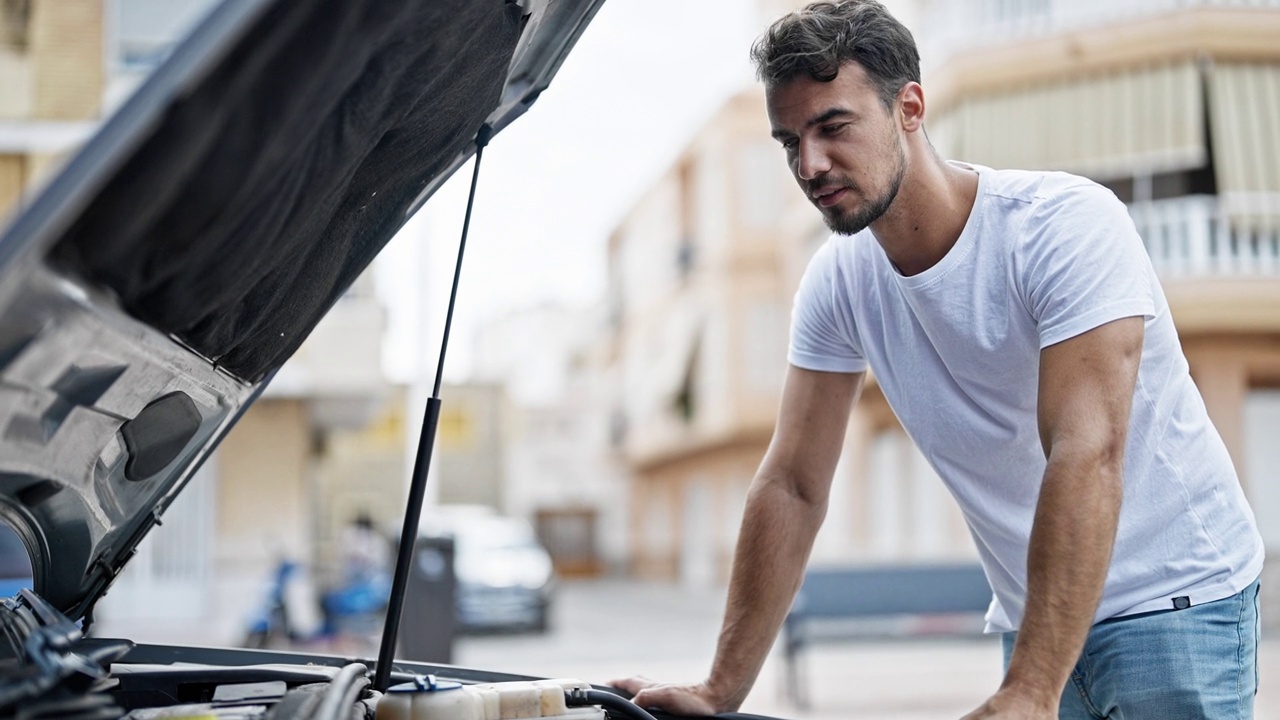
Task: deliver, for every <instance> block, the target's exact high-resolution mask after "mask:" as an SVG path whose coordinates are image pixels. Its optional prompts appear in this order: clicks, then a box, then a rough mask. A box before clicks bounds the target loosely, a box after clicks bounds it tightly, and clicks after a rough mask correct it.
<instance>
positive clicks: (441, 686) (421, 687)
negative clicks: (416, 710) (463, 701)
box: [387, 675, 462, 693]
mask: <svg viewBox="0 0 1280 720" xmlns="http://www.w3.org/2000/svg"><path fill="white" fill-rule="evenodd" d="M461 689H462V683H457V682H453V681H451V680H437V679H436V676H435V675H417V676H415V677H414V678H413V680H411V681H409V682H407V683H400V684H399V685H392V686H391V687H389V688H387V692H389V693H432V692H444V691H445V690H461Z"/></svg>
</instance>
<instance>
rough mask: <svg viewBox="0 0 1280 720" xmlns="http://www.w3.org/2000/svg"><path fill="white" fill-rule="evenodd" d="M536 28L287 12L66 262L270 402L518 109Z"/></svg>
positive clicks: (468, 16) (463, 9) (270, 16)
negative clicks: (410, 223) (400, 233)
mask: <svg viewBox="0 0 1280 720" xmlns="http://www.w3.org/2000/svg"><path fill="white" fill-rule="evenodd" d="M521 24H522V11H521V8H520V7H519V6H517V5H514V4H509V3H503V2H498V1H494V0H488V1H478V0H430V1H428V2H424V1H423V0H377V2H351V0H303V1H300V2H298V1H295V2H281V3H274V4H273V6H272V7H270V8H269V9H268V10H267V11H266V15H265V16H264V17H263V18H261V19H260V20H259V21H257V22H255V23H254V26H253V28H252V30H251V31H250V32H249V33H247V34H246V35H244V36H243V37H241V38H240V39H239V40H238V41H237V42H236V43H235V44H234V45H233V47H231V48H230V49H229V50H228V56H229V57H230V58H234V59H235V61H234V62H230V63H227V62H224V63H220V64H219V65H218V66H217V67H216V68H215V69H214V71H213V72H212V73H211V74H210V75H209V76H208V77H206V78H203V79H202V80H201V82H200V83H199V85H197V86H196V87H194V88H192V90H191V92H190V94H189V95H187V96H185V97H182V98H180V99H179V100H178V101H177V102H175V103H174V104H172V106H171V107H170V108H169V109H168V111H167V112H166V113H165V116H164V117H163V118H162V119H161V121H160V126H159V129H158V131H157V132H155V133H154V134H153V135H151V136H150V137H149V138H147V139H146V141H145V143H144V144H143V145H142V146H141V147H140V148H139V149H138V151H137V152H135V153H134V154H133V156H132V157H131V158H130V159H129V161H128V162H127V163H125V164H124V165H123V166H122V167H120V169H119V171H118V173H117V177H116V178H115V179H114V180H113V182H112V183H111V184H110V186H109V187H108V188H107V189H106V191H105V192H103V193H101V194H100V195H98V196H97V197H96V198H95V199H94V200H93V202H92V203H91V204H89V205H88V207H87V208H86V209H85V211H84V212H83V213H82V214H81V215H80V217H79V218H78V219H77V220H76V222H75V224H74V225H72V226H71V228H70V229H69V231H68V232H67V233H66V234H65V235H64V236H63V238H62V240H61V241H60V242H59V243H58V244H57V246H56V247H55V248H54V251H53V258H52V259H53V261H54V263H55V264H56V265H57V266H60V267H61V268H63V269H65V270H68V271H70V272H72V273H74V274H76V275H79V276H81V277H83V278H86V279H88V280H89V281H90V282H91V283H93V284H97V285H104V286H106V287H108V288H110V289H111V290H112V291H113V292H114V293H115V294H116V295H117V296H118V297H119V300H120V302H121V304H122V305H123V307H124V309H125V310H126V311H128V312H129V313H130V314H132V315H134V316H136V317H137V318H139V319H141V320H143V321H145V322H147V323H148V324H150V325H152V326H153V327H155V328H156V329H158V330H160V331H161V332H164V333H166V334H171V335H173V336H175V337H177V338H178V339H180V340H181V341H182V342H184V343H185V344H187V345H188V346H190V347H191V348H192V349H194V350H195V351H196V352H198V353H200V354H201V355H203V356H205V357H206V358H209V359H211V360H213V361H214V362H216V364H217V365H218V366H219V367H221V368H222V369H224V370H226V371H228V372H230V373H231V374H233V375H235V376H237V377H239V378H242V379H244V380H247V381H250V382H254V381H257V380H259V379H260V378H262V377H263V376H264V375H266V374H267V373H269V372H270V371H272V370H274V369H275V368H278V367H279V366H280V365H281V364H283V362H284V361H285V360H286V359H287V358H288V357H289V356H290V355H292V354H293V352H294V351H295V350H296V349H297V348H298V346H299V345H300V344H301V343H302V340H303V339H304V338H305V337H306V335H307V333H308V332H309V331H310V330H311V328H312V327H313V326H314V325H315V324H316V322H318V321H319V319H320V317H321V316H322V315H324V313H325V312H326V311H327V310H328V308H329V307H330V306H331V305H332V304H333V303H334V301H336V300H337V298H338V297H339V295H341V293H342V292H343V290H344V289H345V288H346V287H348V286H349V285H350V284H351V283H352V281H354V280H355V278H356V276H357V275H359V273H360V272H361V271H362V270H364V268H365V267H366V266H367V265H368V264H369V262H370V261H371V260H372V259H373V257H374V256H375V255H376V254H377V253H378V251H379V250H381V248H382V247H383V245H385V244H386V243H387V241H388V240H390V238H391V237H392V236H393V235H394V234H395V232H396V231H397V230H398V229H399V228H400V227H401V226H402V225H403V224H404V222H405V220H406V219H407V213H406V211H407V210H409V209H410V208H411V207H412V206H413V205H414V201H415V200H416V199H417V198H418V196H419V194H420V193H422V191H423V190H424V189H426V188H427V187H428V186H430V185H431V184H432V181H433V180H435V179H436V178H437V177H438V176H439V175H440V174H441V173H443V172H445V171H446V170H448V169H450V164H451V162H452V161H453V160H454V159H455V158H456V157H457V156H458V155H459V154H461V153H462V152H463V151H464V150H465V149H466V148H467V146H468V145H469V144H470V143H472V141H473V140H474V138H475V136H476V133H477V131H478V130H479V129H480V127H481V126H482V125H483V124H484V122H485V120H486V118H487V117H488V116H489V114H490V113H491V112H492V111H493V110H494V109H495V108H496V107H497V106H498V103H499V100H500V98H501V95H502V90H503V85H504V82H505V80H506V77H507V68H508V65H509V64H510V63H511V59H512V53H513V51H514V49H515V46H516V42H517V40H518V39H519V36H520V28H521Z"/></svg>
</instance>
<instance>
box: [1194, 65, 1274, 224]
mask: <svg viewBox="0 0 1280 720" xmlns="http://www.w3.org/2000/svg"><path fill="white" fill-rule="evenodd" d="M1209 80H1210V88H1209V102H1210V105H1209V108H1210V112H1211V116H1210V117H1211V119H1210V121H1209V127H1210V131H1211V135H1212V142H1213V162H1214V167H1215V169H1216V173H1217V182H1218V195H1219V196H1220V197H1221V199H1222V207H1223V210H1224V211H1225V212H1226V214H1227V217H1228V218H1229V219H1230V220H1231V223H1232V225H1234V226H1236V227H1237V228H1241V229H1258V230H1276V229H1278V228H1280V64H1261V63H1230V64H1228V63H1223V64H1215V65H1214V66H1213V68H1212V70H1211V71H1210V72H1209Z"/></svg>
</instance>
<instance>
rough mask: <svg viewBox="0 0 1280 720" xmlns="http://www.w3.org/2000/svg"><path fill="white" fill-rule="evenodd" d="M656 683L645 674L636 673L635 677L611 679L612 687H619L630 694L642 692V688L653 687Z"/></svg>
mask: <svg viewBox="0 0 1280 720" xmlns="http://www.w3.org/2000/svg"><path fill="white" fill-rule="evenodd" d="M655 684H656V683H654V682H653V681H652V680H650V679H649V678H647V677H644V676H643V675H636V676H634V677H629V678H620V679H618V680H610V681H609V685H610V686H611V687H615V688H618V689H619V690H621V691H623V692H625V693H627V694H628V695H635V694H636V693H638V692H640V691H641V690H644V689H645V688H648V687H653V686H654V685H655Z"/></svg>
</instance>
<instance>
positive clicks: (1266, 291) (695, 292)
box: [609, 0, 1280, 582]
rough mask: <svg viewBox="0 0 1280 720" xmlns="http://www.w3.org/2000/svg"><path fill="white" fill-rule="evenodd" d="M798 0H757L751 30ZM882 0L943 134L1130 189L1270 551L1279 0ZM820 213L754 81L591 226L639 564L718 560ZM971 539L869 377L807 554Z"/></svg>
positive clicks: (842, 557) (774, 383)
mask: <svg viewBox="0 0 1280 720" xmlns="http://www.w3.org/2000/svg"><path fill="white" fill-rule="evenodd" d="M800 4H802V3H799V2H794V1H793V0H769V1H768V2H762V3H761V8H762V14H767V15H768V17H767V18H765V17H762V19H761V21H760V27H761V28H762V29H763V27H764V26H765V24H766V23H767V22H768V21H769V20H771V19H772V17H775V16H776V15H777V14H779V13H780V12H783V11H785V10H787V9H789V8H792V7H796V6H798V5H800ZM887 4H888V5H889V6H890V9H891V10H893V11H894V12H895V13H896V14H897V15H898V16H899V17H900V18H902V19H903V20H904V21H905V22H906V23H907V24H908V26H909V27H911V28H912V30H913V32H914V34H915V36H916V38H917V42H918V44H919V45H920V47H921V51H922V56H923V59H924V86H925V92H926V99H927V101H928V103H929V105H928V108H929V109H928V119H927V121H926V129H927V131H928V133H929V136H930V138H931V140H932V141H933V142H934V144H935V146H936V147H938V149H939V151H940V152H941V153H942V154H943V155H944V156H946V157H952V158H957V159H963V160H966V161H970V162H976V163H980V164H984V165H989V166H992V167H1023V168H1046V169H1062V170H1068V171H1072V172H1076V173H1079V174H1083V175H1086V176H1088V177H1091V178H1093V179H1095V180H1097V181H1099V182H1102V183H1104V184H1106V185H1107V186H1108V187H1110V188H1111V189H1112V190H1113V191H1115V192H1116V194H1117V195H1118V196H1119V197H1120V198H1121V199H1122V200H1124V201H1125V202H1126V203H1127V204H1128V205H1129V207H1130V211H1131V214H1132V216H1133V218H1134V220H1135V223H1136V224H1137V227H1138V229H1139V231H1140V233H1141V234H1142V236H1143V239H1144V242H1145V243H1146V245H1147V247H1148V250H1149V252H1150V253H1151V256H1152V259H1153V262H1154V264H1155V266H1156V267H1157V270H1158V272H1159V273H1160V275H1161V277H1162V279H1163V282H1164V285H1165V290H1166V293H1167V295H1168V297H1169V301H1170V304H1171V306H1172V308H1173V313H1174V317H1175V321H1176V323H1177V325H1178V328H1179V332H1180V333H1181V335H1182V338H1183V342H1184V348H1185V351H1186V354H1187V356H1188V358H1189V360H1190V363H1191V367H1192V373H1193V375H1194V377H1195V379H1196V382H1197V384H1198V385H1199V386H1200V388H1201V390H1202V392H1203V394H1204V396H1205V400H1206V403H1207V404H1208V407H1209V410H1210V413H1211V415H1212V417H1213V419H1214V422H1215V423H1216V424H1217V426H1218V427H1219V429H1220V430H1221V432H1222V434H1223V436H1224V438H1225V439H1226V442H1227V444H1228V447H1229V448H1230V450H1231V452H1232V456H1233V458H1234V459H1235V461H1236V464H1237V468H1238V470H1239V471H1240V474H1241V478H1242V482H1243V483H1244V486H1245V489H1246V492H1247V493H1248V494H1249V496H1250V498H1251V500H1252V502H1253V503H1254V506H1255V508H1256V510H1257V513H1258V515H1259V521H1260V525H1261V526H1262V528H1263V532H1264V536H1265V537H1266V540H1267V543H1268V545H1269V546H1270V547H1272V548H1280V535H1278V534H1277V533H1280V450H1277V447H1276V444H1275V443H1274V441H1273V438H1275V437H1276V436H1277V435H1278V434H1280V392H1277V388H1280V44H1277V43H1276V42H1275V40H1274V39H1275V38H1276V37H1280V3H1277V2H1270V1H1263V2H1243V1H1241V2H1231V1H1220V2H1194V1H1190V2H1188V1H1178V2H1174V1H1173V0H1167V1H1165V0H1127V1H1110V0H1109V1H1107V2H1102V1H1094V0H1090V1H1088V2H1079V1H1077V2H1063V1H1059V0H947V1H946V2H943V1H941V0H939V1H936V2H930V1H926V0H917V1H915V2H900V3H892V2H890V3H887ZM826 236H827V231H826V230H825V228H824V227H823V226H822V224H821V221H820V218H819V216H818V214H817V212H816V211H814V210H813V209H812V208H811V207H809V206H808V204H807V202H806V201H805V200H804V199H803V197H802V196H801V194H800V193H799V192H797V191H796V189H795V188H794V186H793V185H791V180H790V178H789V176H788V173H787V170H786V167H785V162H784V160H783V157H782V154H781V151H780V150H778V149H777V148H776V144H775V143H773V141H772V140H770V139H769V136H768V125H767V121H766V118H765V111H764V101H763V94H762V93H761V92H760V91H759V89H751V90H747V91H744V92H743V93H742V94H740V95H739V96H737V97H736V98H734V99H733V100H732V101H731V102H729V103H728V104H727V105H726V106H725V107H724V108H723V109H722V110H721V112H720V113H719V114H718V115H717V116H716V117H715V118H713V119H712V120H711V121H710V122H709V123H708V124H707V125H706V127H705V128H704V129H703V131H702V132H701V133H700V134H699V135H698V136H697V137H696V138H695V139H694V140H693V141H692V142H691V143H690V144H689V146H688V148H687V149H686V151H685V152H684V154H683V155H682V156H681V158H680V160H679V161H678V162H677V163H676V165H675V166H674V167H673V168H672V169H671V170H670V171H669V172H668V173H667V174H666V175H665V176H664V177H663V178H662V179H661V180H660V181H659V182H658V183H656V184H655V185H654V186H653V187H652V188H651V189H650V191H649V192H648V193H647V194H646V195H645V197H644V198H643V199H642V200H641V201H640V202H639V203H637V205H636V206H635V207H634V209H633V211H632V212H631V213H630V215H629V216H628V217H627V218H626V219H625V220H624V222H623V223H621V225H620V226H619V228H618V229H617V231H616V232H615V233H614V235H613V237H612V238H611V240H610V253H609V255H610V263H611V278H610V281H611V285H610V287H611V290H610V293H611V303H612V308H613V319H614V325H613V331H612V335H611V338H610V342H611V345H610V347H611V363H612V364H611V369H612V371H613V372H614V373H615V374H616V378H617V384H616V388H617V390H616V393H617V395H616V398H615V407H616V408H617V419H616V421H615V426H616V427H617V428H618V429H619V430H618V433H617V437H616V444H617V447H618V448H619V452H620V453H621V454H622V456H623V457H624V458H626V460H627V461H628V462H629V464H630V465H631V467H632V468H633V470H634V473H635V474H634V478H635V479H634V483H633V490H632V518H631V531H632V532H631V535H632V556H633V563H634V571H635V572H636V573H637V574H640V575H642V576H650V577H666V578H681V579H683V580H686V581H690V582H714V581H716V580H719V579H723V578H724V577H725V574H726V572H727V568H728V561H729V558H730V556H731V553H732V547H733V540H734V537H735V536H736V531H737V522H738V518H739V516H740V514H741V509H742V505H743V501H744V498H745V491H746V487H747V484H748V483H749V481H750V478H751V475H752V473H753V472H754V470H755V468H756V466H757V464H758V463H759V461H760V459H761V457H762V456H763V454H764V450H765V447H766V443H767V440H768V437H769V433H770V431H771V429H772V425H773V413H774V412H775V410H776V407H777V401H778V397H779V393H780V390H781V381H782V377H783V372H784V368H785V350H786V338H787V326H788V323H787V319H788V312H789V308H790V302H791V297H792V294H793V293H794V290H795V287H796V285H797V282H798V279H799V277H800V273H801V272H802V271H803V268H804V266H805V264H806V262H807V261H808V258H809V257H810V256H811V255H812V253H813V251H814V250H816V248H817V247H818V246H819V245H820V244H821V243H822V242H823V241H824V240H825V239H826ZM1269 528H1270V529H1269ZM972 555H973V550H972V543H971V541H970V540H969V539H968V536H967V531H966V530H965V528H964V524H963V521H962V520H961V518H960V517H959V515H958V513H957V512H956V511H955V509H954V504H953V502H952V501H951V500H950V498H949V497H947V496H946V494H945V491H944V490H943V488H942V486H941V484H940V483H939V482H938V481H937V479H936V477H935V476H934V475H933V473H932V471H931V470H930V469H929V468H928V466H927V464H926V463H924V461H923V459H922V458H921V457H920V455H919V454H918V453H917V452H916V451H915V450H914V448H913V447H912V446H911V443H910V441H909V440H908V439H907V437H906V435H905V433H903V431H902V430H901V428H900V427H899V426H898V424H897V422H896V419H895V418H894V416H893V414H892V412H891V411H890V410H889V408H888V407H887V405H886V403H885V402H884V399H883V397H882V396H881V395H880V393H879V392H878V391H877V390H876V388H875V385H874V378H873V379H872V382H871V383H870V384H869V387H868V389H867V391H866V392H865V393H864V396H863V399H862V401H861V402H860V403H859V407H858V409H857V410H856V411H855V413H854V417H853V420H852V423H851V427H850V430H849V434H848V437H847V440H846V448H845V452H844V454H843V458H842V461H841V464H840V467H839V468H838V469H837V477H836V481H835V487H834V490H833V497H832V503H831V509H830V511H829V515H828V521H827V525H826V526H825V527H824V529H823V532H822V535H821V536H820V537H819V541H818V545H817V547H816V548H815V561H818V562H821V561H827V560H830V561H864V562H868V561H885V562H910V561H919V560H939V559H952V558H962V557H972Z"/></svg>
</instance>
